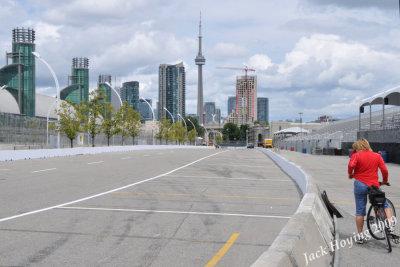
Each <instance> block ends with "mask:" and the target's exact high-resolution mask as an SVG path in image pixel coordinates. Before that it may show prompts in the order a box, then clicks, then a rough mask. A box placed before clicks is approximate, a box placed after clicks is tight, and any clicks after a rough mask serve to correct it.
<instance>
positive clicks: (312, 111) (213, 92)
mask: <svg viewBox="0 0 400 267" xmlns="http://www.w3.org/2000/svg"><path fill="white" fill-rule="evenodd" d="M0 6H1V9H0V25H1V27H0V51H1V52H2V53H5V52H6V51H10V50H11V31H12V29H13V28H14V27H32V28H34V29H35V30H36V38H37V39H36V51H37V52H39V53H40V54H41V55H42V56H43V58H45V59H46V60H47V61H48V62H49V64H50V65H52V66H53V68H54V69H55V71H56V73H57V76H58V78H59V81H60V84H61V86H62V87H64V86H66V84H67V76H68V75H69V74H70V72H71V61H72V58H73V57H88V58H89V60H90V80H91V84H90V87H91V88H92V89H94V88H95V87H96V80H97V77H98V75H99V74H111V75H112V76H113V77H116V81H114V80H113V84H117V85H120V84H121V83H122V82H125V81H131V80H137V81H139V82H140V96H141V97H146V98H151V99H153V101H154V102H155V101H157V98H158V66H159V64H161V63H168V64H175V63H178V62H181V61H183V62H184V64H185V67H186V71H187V77H186V84H187V99H186V106H187V110H186V113H196V102H197V101H196V97H197V67H196V65H195V64H194V58H195V56H196V54H197V50H198V41H197V40H198V39H197V36H198V23H199V13H200V11H201V12H202V20H203V37H204V38H203V41H204V42H203V54H204V56H205V57H206V60H207V61H206V65H205V67H204V101H215V102H216V103H217V106H219V107H220V108H221V110H222V114H223V115H226V114H227V98H228V96H231V95H234V94H235V77H236V75H241V74H242V73H241V72H240V71H232V70H221V69H216V67H219V66H230V67H243V66H245V65H247V66H249V67H253V68H255V69H256V70H257V71H256V75H257V78H258V96H263V97H269V99H270V120H274V121H275V120H281V119H282V120H285V119H296V118H298V116H299V115H298V113H299V112H303V113H304V115H303V117H304V118H305V120H306V121H311V120H315V119H316V118H317V117H318V116H320V115H332V116H334V117H338V118H346V117H348V116H353V115H356V114H357V108H358V103H359V102H360V100H361V99H363V98H366V97H369V96H371V95H373V94H375V93H378V92H381V91H383V90H385V89H388V88H391V87H394V86H398V85H400V28H399V26H400V23H399V22H400V18H399V8H398V1H397V0H280V1H272V0H271V1H266V0H248V1H237V0H230V1H227V0H223V1H215V0H199V1H184V0H170V1H162V0H113V1H106V0H57V1H54V0H0ZM3 55H4V54H3ZM0 65H1V66H3V65H5V57H0ZM36 66H37V74H36V75H37V77H36V86H37V89H36V90H37V92H38V93H43V94H48V95H55V93H56V92H55V88H54V85H53V80H52V78H51V75H50V74H49V72H48V71H47V70H46V69H45V67H44V66H43V64H41V63H40V62H37V63H36Z"/></svg>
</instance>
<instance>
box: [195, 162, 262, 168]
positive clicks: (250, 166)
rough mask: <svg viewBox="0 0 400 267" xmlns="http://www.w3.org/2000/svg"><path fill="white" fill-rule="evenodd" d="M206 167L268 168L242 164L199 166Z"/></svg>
mask: <svg viewBox="0 0 400 267" xmlns="http://www.w3.org/2000/svg"><path fill="white" fill-rule="evenodd" d="M207 166H222V167H248V168H268V167H269V166H267V165H265V166H254V165H242V164H235V165H228V164H212V163H211V164H210V163H209V164H204V165H201V167H207Z"/></svg>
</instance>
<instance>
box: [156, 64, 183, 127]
mask: <svg viewBox="0 0 400 267" xmlns="http://www.w3.org/2000/svg"><path fill="white" fill-rule="evenodd" d="M185 101H186V73H185V67H184V65H183V62H181V63H179V64H176V65H168V64H161V65H160V67H159V69H158V118H159V119H161V118H162V117H164V118H166V119H169V120H172V118H171V116H170V115H169V113H168V112H167V111H166V110H165V109H167V110H168V111H169V112H170V113H171V114H172V116H173V118H174V119H173V120H174V121H175V122H176V121H180V120H181V118H180V117H179V116H178V114H179V115H181V116H182V117H185V109H186V107H185Z"/></svg>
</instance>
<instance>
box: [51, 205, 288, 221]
mask: <svg viewBox="0 0 400 267" xmlns="http://www.w3.org/2000/svg"><path fill="white" fill-rule="evenodd" d="M58 209H67V210H68V209H70V210H95V211H126V212H145V213H172V214H191V215H216V216H236V217H253V218H274V219H290V218H291V216H277V215H259V214H241V213H223V212H221V213H217V212H201V211H176V210H134V209H110V208H90V207H59V208H58Z"/></svg>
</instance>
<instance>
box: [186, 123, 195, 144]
mask: <svg viewBox="0 0 400 267" xmlns="http://www.w3.org/2000/svg"><path fill="white" fill-rule="evenodd" d="M188 121H189V122H190V123H191V124H192V125H193V129H195V130H196V126H194V123H193V122H192V121H191V120H190V119H188ZM196 139H197V136H196V138H194V145H195V146H196V145H197V142H196Z"/></svg>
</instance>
